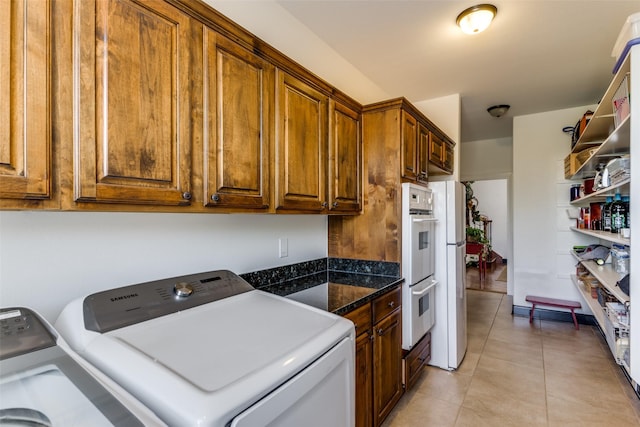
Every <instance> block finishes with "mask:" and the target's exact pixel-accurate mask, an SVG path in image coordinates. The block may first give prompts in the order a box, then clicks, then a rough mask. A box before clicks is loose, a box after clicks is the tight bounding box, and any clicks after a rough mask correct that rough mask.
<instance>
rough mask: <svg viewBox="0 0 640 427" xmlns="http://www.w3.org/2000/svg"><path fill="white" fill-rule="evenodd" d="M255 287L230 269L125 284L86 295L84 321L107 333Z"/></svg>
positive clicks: (91, 326) (94, 329)
mask: <svg viewBox="0 0 640 427" xmlns="http://www.w3.org/2000/svg"><path fill="white" fill-rule="evenodd" d="M253 289H254V288H253V286H251V285H250V284H249V283H247V282H246V281H245V280H244V279H242V278H241V277H240V276H238V275H237V274H235V273H233V272H231V271H228V270H219V271H211V272H207V273H198V274H191V275H187V276H180V277H172V278H169V279H162V280H156V281H153V282H145V283H140V284H137V285H130V286H124V287H121V288H116V289H110V290H107V291H103V292H98V293H95V294H92V295H89V296H88V297H86V298H85V299H84V302H83V312H84V324H85V328H86V329H88V330H91V331H95V332H101V333H104V332H108V331H112V330H114V329H118V328H123V327H125V326H129V325H133V324H136V323H140V322H143V321H146V320H151V319H153V318H156V317H160V316H165V315H167V314H171V313H175V312H178V311H181V310H185V309H188V308H192V307H196V306H199V305H202V304H206V303H210V302H214V301H217V300H220V299H223V298H227V297H230V296H233V295H238V294H241V293H244V292H248V291H251V290H253Z"/></svg>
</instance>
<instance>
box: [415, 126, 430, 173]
mask: <svg viewBox="0 0 640 427" xmlns="http://www.w3.org/2000/svg"><path fill="white" fill-rule="evenodd" d="M429 134H430V132H429V130H428V129H427V128H426V127H425V126H424V125H423V124H422V123H419V124H418V156H417V158H418V173H417V174H416V180H418V181H421V182H427V178H428V177H429V171H428V169H429Z"/></svg>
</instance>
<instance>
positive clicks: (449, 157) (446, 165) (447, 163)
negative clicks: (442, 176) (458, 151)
mask: <svg viewBox="0 0 640 427" xmlns="http://www.w3.org/2000/svg"><path fill="white" fill-rule="evenodd" d="M442 169H444V170H445V171H446V172H448V173H453V144H449V143H445V144H444V160H443V162H442Z"/></svg>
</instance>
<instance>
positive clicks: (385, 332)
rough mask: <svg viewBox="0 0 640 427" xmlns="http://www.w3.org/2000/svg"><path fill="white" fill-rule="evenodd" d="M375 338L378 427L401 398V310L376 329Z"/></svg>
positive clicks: (375, 406) (374, 375)
mask: <svg viewBox="0 0 640 427" xmlns="http://www.w3.org/2000/svg"><path fill="white" fill-rule="evenodd" d="M374 334H375V338H374V341H373V402H374V417H375V421H376V423H375V425H376V426H379V425H380V424H382V422H383V421H384V419H385V418H386V417H387V415H389V413H390V412H391V410H392V409H393V407H394V406H395V405H396V403H398V400H400V397H402V391H403V390H402V347H401V346H402V310H396V311H394V312H393V313H391V314H390V315H389V316H387V317H385V318H384V319H383V320H381V321H380V322H378V323H377V324H376V325H374Z"/></svg>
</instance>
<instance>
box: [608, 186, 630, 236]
mask: <svg viewBox="0 0 640 427" xmlns="http://www.w3.org/2000/svg"><path fill="white" fill-rule="evenodd" d="M626 219H627V210H626V208H625V205H624V202H623V201H622V197H621V196H620V193H616V196H615V198H614V199H613V203H611V232H612V233H617V232H618V231H620V229H621V228H625V227H626V225H625V221H626Z"/></svg>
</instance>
